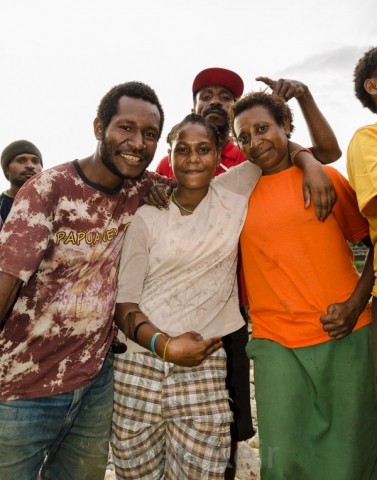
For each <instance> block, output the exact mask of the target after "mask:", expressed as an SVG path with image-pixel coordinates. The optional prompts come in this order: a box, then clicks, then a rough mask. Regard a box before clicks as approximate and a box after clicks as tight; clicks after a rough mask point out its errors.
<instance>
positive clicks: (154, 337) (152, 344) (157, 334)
mask: <svg viewBox="0 0 377 480" xmlns="http://www.w3.org/2000/svg"><path fill="white" fill-rule="evenodd" d="M159 335H164V337H165V336H166V335H165V334H163V333H162V332H156V333H154V334H153V336H152V338H151V351H152V352H153V353H156V350H155V349H154V344H155V343H156V338H157V337H158V336H159Z"/></svg>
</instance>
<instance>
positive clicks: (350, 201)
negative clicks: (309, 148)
mask: <svg viewBox="0 0 377 480" xmlns="http://www.w3.org/2000/svg"><path fill="white" fill-rule="evenodd" d="M324 168H325V169H326V172H327V173H328V175H329V176H330V178H331V181H332V182H333V184H334V188H335V190H336V193H337V201H336V203H335V205H334V208H333V214H334V216H335V218H336V220H337V222H338V223H339V225H340V228H341V229H342V232H343V234H344V237H345V238H346V240H348V241H349V242H352V243H356V242H358V241H359V240H362V239H363V238H365V237H368V236H369V224H368V222H367V220H366V219H365V218H364V217H363V216H362V215H361V213H360V210H359V207H358V205H357V199H356V194H355V192H354V190H353V189H352V188H351V185H350V184H349V182H348V181H347V179H346V178H345V177H344V176H343V175H342V174H341V173H340V172H339V171H338V170H336V169H335V168H333V167H329V166H326V167H324Z"/></svg>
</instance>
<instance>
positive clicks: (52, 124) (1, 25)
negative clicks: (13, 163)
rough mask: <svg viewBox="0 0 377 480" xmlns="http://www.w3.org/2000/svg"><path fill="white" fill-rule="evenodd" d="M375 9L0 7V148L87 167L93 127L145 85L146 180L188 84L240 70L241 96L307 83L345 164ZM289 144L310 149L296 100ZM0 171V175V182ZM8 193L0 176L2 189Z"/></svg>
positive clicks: (299, 2)
mask: <svg viewBox="0 0 377 480" xmlns="http://www.w3.org/2000/svg"><path fill="white" fill-rule="evenodd" d="M376 18H377V3H376V1H375V0H362V1H356V0H289V1H288V2H283V1H281V0H269V1H268V2H261V1H257V0H188V1H183V0H134V1H131V0H106V1H105V0H64V1H59V2H58V1H56V0H2V1H1V2H0V68H1V88H0V150H2V149H3V148H4V147H5V146H6V145H7V144H8V143H10V142H11V141H13V140H16V139H20V138H25V139H28V140H30V141H32V142H34V143H35V144H36V145H37V146H38V147H39V149H40V150H41V152H42V154H43V156H44V167H45V168H48V167H52V166H54V165H57V164H59V163H62V162H66V161H70V160H73V159H74V158H83V157H85V156H88V155H90V154H91V153H93V151H94V149H95V146H96V142H95V138H94V135H93V128H92V124H93V119H94V117H95V115H96V109H97V106H98V103H99V101H100V99H101V98H102V96H103V95H104V94H105V93H106V92H107V91H108V90H109V89H110V88H111V87H113V86H114V85H116V84H119V83H122V82H124V81H129V80H140V81H143V82H145V83H148V84H149V85H150V86H151V87H153V88H154V89H155V90H156V92H157V94H158V95H159V97H160V100H161V102H162V105H163V107H164V110H165V114H166V122H165V128H164V132H163V135H162V138H161V140H160V144H159V146H158V149H157V152H156V156H155V160H154V161H153V163H152V165H151V169H152V170H153V169H154V168H155V166H156V164H157V162H158V160H160V158H161V157H162V156H164V155H165V152H166V142H165V138H166V134H167V132H168V131H169V129H170V127H171V126H172V125H174V124H175V123H177V122H178V121H180V120H181V119H182V118H183V116H184V115H185V114H187V113H189V111H190V109H191V106H192V94H191V85H192V81H193V78H194V77H195V75H196V74H197V73H198V72H199V71H200V70H202V69H204V68H208V67H214V66H218V67H224V68H230V69H232V70H235V71H237V72H238V73H239V74H240V75H241V76H242V78H243V79H244V82H245V91H249V90H252V89H259V88H260V84H259V83H258V82H255V80H254V79H255V77H256V76H258V75H267V76H270V77H272V78H279V77H280V78H296V79H299V80H302V81H304V82H305V83H307V84H308V85H309V87H310V89H311V91H312V92H313V94H314V96H315V98H316V100H317V102H318V104H319V106H320V108H321V109H322V111H323V113H324V114H325V116H326V117H327V119H328V120H329V121H330V123H331V125H332V127H333V128H334V130H335V133H336V134H337V137H338V140H339V143H340V146H341V148H342V150H343V157H342V159H341V160H339V161H338V162H336V163H335V164H334V166H335V167H337V168H338V169H339V170H340V171H342V173H344V174H345V154H346V148H347V145H348V142H349V140H350V138H351V135H352V133H353V132H354V130H355V129H356V128H357V127H358V126H361V125H363V124H366V123H372V122H375V121H376V119H375V116H373V115H372V114H371V113H370V112H369V111H368V110H366V109H363V108H362V107H361V104H359V102H358V101H357V100H356V99H355V97H354V94H353V83H352V75H353V69H354V66H355V63H356V61H357V60H358V58H359V57H360V56H361V55H362V54H363V53H364V52H365V51H366V50H367V49H369V48H370V47H372V46H377V26H376ZM291 106H292V107H293V109H294V112H295V124H296V132H295V134H294V135H293V139H294V140H296V141H297V142H299V143H302V144H304V145H309V144H310V141H309V138H308V136H307V133H306V130H305V126H304V123H303V122H302V117H301V113H300V110H299V107H298V104H297V103H296V101H295V100H292V101H291ZM1 173H2V172H1ZM7 186H8V184H7V182H6V180H5V178H3V176H2V175H1V178H0V190H1V191H2V190H4V189H6V188H7Z"/></svg>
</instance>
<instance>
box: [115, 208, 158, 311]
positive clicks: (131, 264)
mask: <svg viewBox="0 0 377 480" xmlns="http://www.w3.org/2000/svg"><path fill="white" fill-rule="evenodd" d="M149 250H150V247H149V242H148V229H147V227H146V224H145V222H144V219H143V218H142V216H141V215H140V214H139V213H138V212H136V214H135V216H134V217H133V219H132V222H131V224H130V226H129V227H128V229H127V232H126V235H125V239H124V242H123V247H122V254H121V258H120V266H119V276H118V294H117V300H116V301H117V303H124V302H131V303H140V300H141V295H142V292H143V285H144V280H145V277H146V275H147V272H148V265H149Z"/></svg>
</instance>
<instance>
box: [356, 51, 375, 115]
mask: <svg viewBox="0 0 377 480" xmlns="http://www.w3.org/2000/svg"><path fill="white" fill-rule="evenodd" d="M375 76H377V47H373V48H371V49H370V50H368V51H367V52H365V53H364V55H363V56H362V57H361V58H360V60H359V61H358V62H357V65H356V67H355V70H354V72H353V81H354V87H355V95H356V98H358V99H359V100H360V102H361V104H362V105H363V107H365V108H369V110H370V111H371V112H373V113H377V105H375V103H374V102H373V100H372V98H371V96H370V95H369V93H368V92H367V91H366V90H365V88H364V82H365V80H367V79H368V78H371V77H375Z"/></svg>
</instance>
